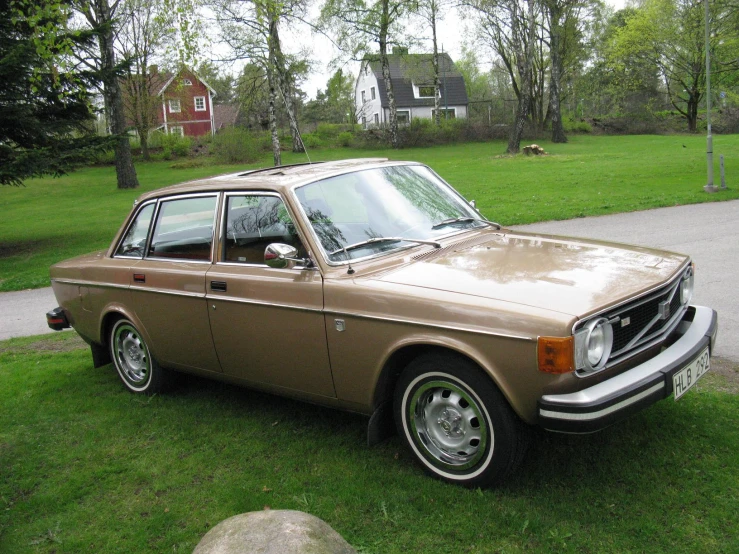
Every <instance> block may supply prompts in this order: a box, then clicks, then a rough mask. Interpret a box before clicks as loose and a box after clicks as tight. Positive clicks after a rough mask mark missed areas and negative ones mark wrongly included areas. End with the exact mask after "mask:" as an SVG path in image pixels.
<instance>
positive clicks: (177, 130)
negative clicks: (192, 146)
mask: <svg viewBox="0 0 739 554" xmlns="http://www.w3.org/2000/svg"><path fill="white" fill-rule="evenodd" d="M169 134H170V135H179V136H181V137H184V136H185V128H184V127H182V126H181V125H176V126H175V127H170V128H169Z"/></svg>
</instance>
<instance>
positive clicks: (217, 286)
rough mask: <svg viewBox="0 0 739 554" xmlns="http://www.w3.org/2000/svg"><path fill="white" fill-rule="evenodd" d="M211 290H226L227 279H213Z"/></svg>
mask: <svg viewBox="0 0 739 554" xmlns="http://www.w3.org/2000/svg"><path fill="white" fill-rule="evenodd" d="M210 290H216V291H220V292H226V281H211V282H210Z"/></svg>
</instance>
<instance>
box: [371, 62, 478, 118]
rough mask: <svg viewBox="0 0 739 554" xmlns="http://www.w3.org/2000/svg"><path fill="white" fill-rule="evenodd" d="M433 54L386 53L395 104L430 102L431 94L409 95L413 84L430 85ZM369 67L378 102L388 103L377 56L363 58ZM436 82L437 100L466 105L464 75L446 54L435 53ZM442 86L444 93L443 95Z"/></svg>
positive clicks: (384, 105)
mask: <svg viewBox="0 0 739 554" xmlns="http://www.w3.org/2000/svg"><path fill="white" fill-rule="evenodd" d="M432 58H433V54H390V55H388V62H389V63H390V80H391V81H392V83H393V93H394V94H395V105H396V106H397V107H398V108H405V107H409V106H410V107H415V106H433V105H434V99H433V98H416V97H415V96H414V95H413V85H412V83H415V84H416V85H433V84H434V66H433V63H432ZM365 61H366V62H367V63H369V66H370V69H371V70H372V72H373V73H374V74H375V77H376V78H377V82H378V83H379V86H378V88H379V89H380V90H379V91H377V92H378V93H379V94H380V103H381V105H382V107H383V108H386V107H388V106H389V105H390V103H389V102H388V100H387V94H386V92H385V84H384V83H385V81H384V79H383V77H382V62H381V61H380V59H379V56H373V57H372V58H366V59H365ZM439 86H440V88H441V103H442V105H444V104H447V105H449V106H466V105H467V104H468V103H469V100H468V98H467V90H466V89H465V87H464V78H463V77H462V74H461V73H460V72H459V71H458V70H457V68H456V66H455V65H454V62H453V61H452V59H451V58H450V57H449V54H446V53H442V54H439ZM445 87H446V91H447V97H446V98H444V90H445Z"/></svg>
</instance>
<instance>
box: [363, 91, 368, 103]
mask: <svg viewBox="0 0 739 554" xmlns="http://www.w3.org/2000/svg"><path fill="white" fill-rule="evenodd" d="M366 103H367V91H366V90H363V91H362V104H366Z"/></svg>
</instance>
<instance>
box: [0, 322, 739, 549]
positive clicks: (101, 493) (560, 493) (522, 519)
mask: <svg viewBox="0 0 739 554" xmlns="http://www.w3.org/2000/svg"><path fill="white" fill-rule="evenodd" d="M0 383H2V387H0V552H3V553H4V554H5V553H7V554H10V553H25V552H43V553H51V552H54V553H63V552H64V553H66V552H75V553H76V552H105V553H118V552H120V553H126V554H130V553H137V552H142V553H147V552H191V551H192V549H193V547H194V546H195V544H197V542H198V541H199V540H200V538H201V537H202V535H204V534H205V533H206V532H207V531H208V529H210V528H211V527H212V526H213V525H215V524H216V523H218V522H219V521H221V520H223V519H225V518H227V517H230V516H232V515H235V514H238V513H242V512H248V511H253V510H262V509H264V508H265V507H270V508H272V509H295V510H302V511H306V512H309V513H311V514H314V515H316V516H318V517H320V518H322V519H324V520H325V521H326V522H327V523H329V524H330V525H331V526H332V527H334V528H335V529H336V530H337V531H338V532H339V533H341V534H342V535H343V536H344V537H345V538H346V539H347V540H348V541H349V542H350V543H351V544H352V545H353V546H354V547H355V548H357V549H358V550H359V551H360V552H374V553H378V554H385V553H396V552H397V553H403V554H408V553H420V552H423V553H429V554H435V553H439V554H446V553H451V552H460V553H461V552H467V553H488V552H507V553H513V552H521V553H523V552H578V553H623V552H649V553H661V552H664V553H670V554H674V553H690V554H695V553H710V554H714V553H735V552H739V533H737V530H738V529H739V426H737V425H736V421H737V419H736V414H737V411H738V410H739V396H737V395H736V394H732V393H730V392H724V391H726V390H733V391H736V386H735V385H736V383H728V381H727V380H726V378H724V377H722V376H721V375H712V374H709V375H707V376H706V377H705V378H704V380H703V381H701V383H700V384H699V385H698V386H697V387H696V389H694V390H693V391H691V392H690V393H689V394H687V395H686V396H685V397H684V398H683V399H681V400H680V402H677V403H675V402H674V401H672V399H668V400H666V401H663V402H660V403H658V404H657V405H655V406H653V407H651V408H650V409H648V410H647V411H645V412H642V413H640V414H638V415H636V416H634V417H633V418H631V419H629V420H627V421H626V422H623V423H622V424H620V425H617V426H615V427H613V428H610V429H607V430H605V431H603V432H601V433H598V434H594V435H588V436H566V435H557V434H545V433H541V434H538V435H537V437H536V440H535V441H534V442H533V446H532V450H531V451H530V453H529V455H528V458H527V460H526V461H525V463H524V466H523V468H522V469H521V471H520V473H519V474H517V476H516V477H515V478H514V479H513V480H511V481H510V482H509V483H508V484H507V485H506V486H504V487H503V488H500V489H496V490H484V491H483V490H466V489H463V488H460V487H457V486H453V485H447V484H444V483H441V482H438V481H436V480H433V479H431V478H429V477H426V476H425V475H424V474H423V473H422V471H421V469H420V467H419V466H418V465H417V464H416V463H414V462H413V461H412V459H411V456H410V454H409V453H408V452H407V451H406V450H404V449H403V448H402V447H401V446H400V442H399V440H398V439H397V438H394V439H391V440H390V441H388V442H385V443H383V444H381V445H380V446H377V447H374V448H368V447H367V446H366V444H365V428H366V424H367V420H366V419H365V418H362V417H358V416H353V415H350V414H344V413H340V412H335V411H331V410H328V409H323V408H318V407H315V406H310V405H307V404H302V403H298V402H292V401H289V400H284V399H279V398H276V397H273V396H269V395H266V394H261V393H257V392H253V391H248V390H244V389H239V388H236V387H231V386H227V385H223V384H218V383H213V382H207V381H202V380H199V379H195V378H184V379H183V381H182V382H181V383H180V385H179V386H178V387H177V388H176V389H175V390H174V391H172V392H171V393H168V394H166V395H160V396H155V397H152V398H142V397H139V396H135V395H132V394H130V393H128V392H126V391H125V390H124V389H123V387H122V385H121V384H120V383H119V381H118V377H117V375H116V373H115V371H114V370H113V369H112V366H106V367H103V368H99V369H92V364H91V361H90V355H89V351H88V350H87V349H85V348H84V344H82V343H81V341H80V340H79V339H78V338H77V337H76V335H74V334H73V333H60V334H57V335H53V336H49V337H35V338H27V339H13V340H10V341H5V342H0ZM727 383H728V386H727Z"/></svg>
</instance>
